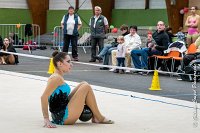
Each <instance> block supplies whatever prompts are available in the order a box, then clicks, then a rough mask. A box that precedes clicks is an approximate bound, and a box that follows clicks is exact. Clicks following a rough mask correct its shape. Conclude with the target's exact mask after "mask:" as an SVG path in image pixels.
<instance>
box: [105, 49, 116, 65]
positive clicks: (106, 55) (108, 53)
mask: <svg viewBox="0 0 200 133" xmlns="http://www.w3.org/2000/svg"><path fill="white" fill-rule="evenodd" d="M115 49H117V47H111V48H109V49H108V51H107V52H106V54H105V55H104V58H103V65H108V64H109V58H110V55H111V52H112V51H113V50H115Z"/></svg>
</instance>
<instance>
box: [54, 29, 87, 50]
mask: <svg viewBox="0 0 200 133" xmlns="http://www.w3.org/2000/svg"><path fill="white" fill-rule="evenodd" d="M79 34H80V35H79V36H80V38H79V39H78V42H77V45H78V47H83V50H84V52H85V53H86V50H85V47H90V46H91V45H90V28H89V27H81V29H80V31H79ZM63 45H64V42H63V29H62V27H61V26H55V27H54V31H53V47H55V48H58V49H59V50H60V51H61V48H62V47H63Z"/></svg>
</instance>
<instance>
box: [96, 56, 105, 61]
mask: <svg viewBox="0 0 200 133" xmlns="http://www.w3.org/2000/svg"><path fill="white" fill-rule="evenodd" d="M95 59H97V60H99V63H102V62H103V59H102V58H101V57H99V56H96V57H95Z"/></svg>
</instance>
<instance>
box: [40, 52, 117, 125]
mask: <svg viewBox="0 0 200 133" xmlns="http://www.w3.org/2000/svg"><path fill="white" fill-rule="evenodd" d="M53 64H54V67H55V72H54V73H53V74H52V75H51V76H50V78H49V80H48V83H47V87H46V89H45V91H44V93H43V95H42V96H41V105H42V112H43V117H44V124H45V125H44V127H47V128H54V127H56V126H55V125H54V124H52V122H53V123H55V124H59V125H69V124H74V123H75V122H76V121H77V120H78V119H79V117H80V115H81V113H82V111H83V108H84V105H85V104H86V105H87V106H88V107H89V108H90V109H91V111H92V113H93V118H92V122H93V123H101V124H113V123H114V122H113V121H111V120H109V119H107V118H106V117H105V116H103V115H102V114H101V112H100V111H99V109H98V106H97V103H96V99H95V95H94V93H93V90H92V88H91V86H90V85H89V84H88V83H87V82H81V83H80V84H79V85H78V86H77V87H76V88H74V90H73V91H72V92H71V93H70V90H71V89H70V86H69V85H68V84H67V83H65V81H64V78H63V75H64V73H68V72H70V70H71V69H72V63H71V59H70V56H69V55H67V54H66V53H65V52H57V51H55V52H54V53H53ZM48 107H49V110H50V112H51V116H52V120H53V121H52V122H51V121H50V119H49V114H48Z"/></svg>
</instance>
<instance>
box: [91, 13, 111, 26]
mask: <svg viewBox="0 0 200 133" xmlns="http://www.w3.org/2000/svg"><path fill="white" fill-rule="evenodd" d="M99 16H100V15H99ZM99 16H94V19H95V20H94V25H93V27H94V28H95V26H96V22H97V20H98V19H99ZM103 21H104V25H108V20H107V18H106V17H104V20H103ZM89 25H91V19H90V23H89Z"/></svg>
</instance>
